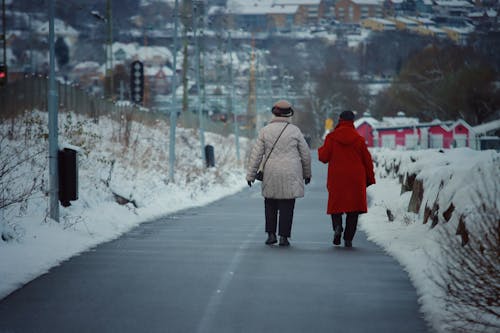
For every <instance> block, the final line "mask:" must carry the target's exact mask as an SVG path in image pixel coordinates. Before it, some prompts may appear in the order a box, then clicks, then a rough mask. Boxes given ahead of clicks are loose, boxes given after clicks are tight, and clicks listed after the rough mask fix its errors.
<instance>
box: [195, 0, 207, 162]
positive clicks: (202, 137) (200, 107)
mask: <svg viewBox="0 0 500 333" xmlns="http://www.w3.org/2000/svg"><path fill="white" fill-rule="evenodd" d="M200 10H201V6H200V7H199V3H198V2H195V3H194V6H193V12H194V15H193V38H194V43H195V44H194V45H195V49H196V91H197V93H198V122H199V132H200V146H201V159H202V162H203V161H205V158H206V157H205V131H204V130H205V129H204V127H205V125H204V122H203V109H204V103H203V101H204V98H203V96H202V90H201V82H200V80H201V75H200V70H201V61H200V57H201V56H200V42H199V37H198V35H197V28H198V21H199V13H200ZM200 17H202V16H200ZM202 29H203V28H202ZM202 31H203V30H202Z"/></svg>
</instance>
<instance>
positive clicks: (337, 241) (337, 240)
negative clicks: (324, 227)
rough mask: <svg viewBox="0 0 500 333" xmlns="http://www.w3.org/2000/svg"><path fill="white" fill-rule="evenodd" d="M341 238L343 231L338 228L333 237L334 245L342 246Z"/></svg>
mask: <svg viewBox="0 0 500 333" xmlns="http://www.w3.org/2000/svg"><path fill="white" fill-rule="evenodd" d="M340 237H342V229H341V227H337V228H335V234H334V235H333V245H340Z"/></svg>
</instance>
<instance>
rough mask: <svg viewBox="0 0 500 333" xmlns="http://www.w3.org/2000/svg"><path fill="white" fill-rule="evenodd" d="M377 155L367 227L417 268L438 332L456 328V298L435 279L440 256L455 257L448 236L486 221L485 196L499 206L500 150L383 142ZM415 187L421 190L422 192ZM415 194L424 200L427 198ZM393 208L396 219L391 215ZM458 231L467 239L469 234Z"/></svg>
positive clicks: (424, 303)
mask: <svg viewBox="0 0 500 333" xmlns="http://www.w3.org/2000/svg"><path fill="white" fill-rule="evenodd" d="M373 158H374V163H375V165H376V175H377V184H376V185H374V186H371V187H370V188H369V189H368V196H369V200H370V208H369V212H368V214H365V215H362V217H361V220H360V227H361V228H362V229H363V230H364V231H366V232H367V234H368V236H369V239H370V240H373V241H375V242H376V243H378V244H379V245H381V246H382V247H383V248H384V249H385V250H386V251H387V252H388V253H389V254H390V255H392V256H393V257H395V258H396V259H397V260H398V261H399V262H400V263H401V264H402V266H403V267H404V268H405V269H406V271H407V272H408V273H409V276H410V279H411V280H412V282H413V284H414V285H415V287H416V289H417V292H418V295H419V302H420V304H421V311H422V312H423V313H424V315H425V317H426V319H427V320H428V321H429V323H430V324H431V325H432V327H433V328H434V329H435V330H436V331H437V332H450V331H453V329H454V328H453V327H452V326H451V325H450V318H449V317H448V314H447V312H446V311H445V309H447V307H448V305H449V304H447V303H446V301H445V299H446V297H445V296H446V295H445V290H442V289H441V288H439V287H438V286H437V285H436V283H435V282H433V279H437V278H438V277H439V272H440V268H439V265H440V263H442V264H444V263H446V261H447V259H448V258H446V257H444V256H443V251H442V250H443V249H442V244H445V240H444V239H443V237H445V235H455V234H456V232H457V231H460V228H459V225H460V224H464V225H466V229H467V230H468V232H469V233H472V232H474V230H475V229H478V226H479V224H480V223H482V221H481V220H480V219H479V220H478V219H477V218H476V217H477V215H478V212H479V211H480V210H482V209H484V207H483V204H485V205H486V206H489V207H493V208H494V209H497V211H498V207H500V195H499V191H500V154H499V153H498V152H495V151H474V150H471V149H468V148H460V149H453V150H421V151H393V150H383V149H382V150H374V151H373ZM409 183H411V186H410V184H409ZM416 184H420V185H416ZM419 186H420V187H421V189H420V190H419ZM415 189H416V190H415ZM422 190H423V191H422ZM415 192H420V198H418V195H415ZM418 199H420V200H418ZM411 201H420V205H417V204H416V203H412V204H410V203H411ZM417 206H418V207H417ZM452 206H453V209H451V208H450V207H452ZM409 208H413V211H414V212H411V211H408V209H409ZM389 212H390V213H391V214H392V215H393V216H394V219H393V221H389V218H388V214H389ZM440 231H447V233H444V232H440ZM448 237H449V236H448ZM456 237H457V238H458V239H457V240H456V244H457V246H461V242H460V238H462V241H463V235H462V234H460V235H457V236H456ZM446 244H449V242H448V243H446ZM496 324H497V325H500V323H498V322H497V323H496Z"/></svg>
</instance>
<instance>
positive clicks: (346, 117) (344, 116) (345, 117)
mask: <svg viewBox="0 0 500 333" xmlns="http://www.w3.org/2000/svg"><path fill="white" fill-rule="evenodd" d="M339 118H340V119H341V120H349V121H353V120H354V113H353V112H352V111H350V110H347V111H343V112H342V113H341V114H340V117H339Z"/></svg>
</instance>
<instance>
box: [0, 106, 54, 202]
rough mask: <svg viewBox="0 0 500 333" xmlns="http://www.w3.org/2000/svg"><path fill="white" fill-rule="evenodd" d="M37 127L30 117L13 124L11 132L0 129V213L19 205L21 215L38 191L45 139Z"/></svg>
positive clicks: (43, 159)
mask: <svg viewBox="0 0 500 333" xmlns="http://www.w3.org/2000/svg"><path fill="white" fill-rule="evenodd" d="M21 120H22V121H21ZM41 123H42V120H41V118H40V117H39V116H37V115H33V116H25V117H24V118H22V119H18V120H16V121H15V122H14V126H15V130H14V131H12V132H11V130H10V129H8V128H7V127H6V126H2V127H0V151H1V152H2V154H1V156H0V209H5V208H7V207H9V206H12V205H15V204H19V205H20V210H21V212H22V211H23V210H25V209H26V208H27V204H28V203H27V202H28V199H29V198H30V196H31V195H33V193H35V192H36V191H40V190H41V189H42V186H43V184H44V178H43V176H44V172H45V168H46V163H45V162H46V159H45V158H43V155H44V153H45V151H46V147H45V142H46V141H45V140H46V138H47V136H48V135H47V133H46V130H45V128H44V127H43V126H42V125H41Z"/></svg>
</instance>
